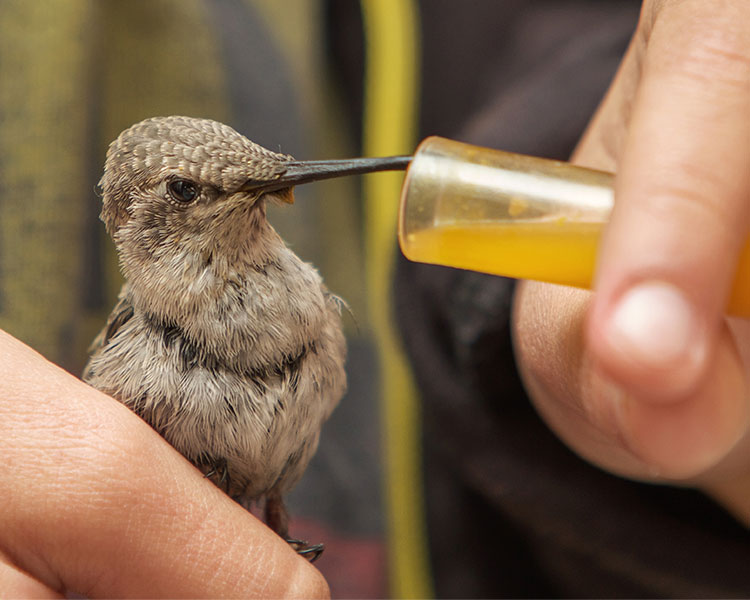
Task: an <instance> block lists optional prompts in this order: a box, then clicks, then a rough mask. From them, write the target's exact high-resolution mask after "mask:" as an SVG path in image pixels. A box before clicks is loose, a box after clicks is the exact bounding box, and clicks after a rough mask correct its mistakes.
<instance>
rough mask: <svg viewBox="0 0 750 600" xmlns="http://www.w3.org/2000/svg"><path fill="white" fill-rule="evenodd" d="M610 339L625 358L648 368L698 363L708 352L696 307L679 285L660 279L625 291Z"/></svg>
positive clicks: (613, 314) (616, 308)
mask: <svg viewBox="0 0 750 600" xmlns="http://www.w3.org/2000/svg"><path fill="white" fill-rule="evenodd" d="M607 341H608V343H609V345H610V347H611V348H612V349H613V350H615V351H616V352H617V353H618V354H620V355H621V357H622V358H625V359H627V360H629V361H630V362H633V363H636V364H638V365H640V366H643V367H646V368H649V369H665V368H669V367H673V366H675V365H677V364H680V363H684V362H685V361H689V363H694V364H697V363H698V362H699V361H700V360H701V357H702V355H703V353H704V351H705V333H704V330H703V328H702V327H701V325H700V321H699V319H698V317H697V315H696V312H695V310H694V308H693V306H692V305H691V303H690V302H689V301H688V300H687V298H686V297H685V296H684V294H683V293H682V292H681V291H680V290H679V289H678V288H677V287H675V286H674V285H672V284H669V283H664V282H661V281H647V282H643V283H640V284H638V285H636V286H635V287H633V288H631V289H630V290H628V291H627V292H625V293H624V294H623V296H622V297H621V298H620V301H619V303H618V304H617V305H616V307H615V309H614V311H613V312H612V316H611V318H610V322H609V328H608V331H607ZM686 366H687V367H689V366H690V365H688V364H682V367H686Z"/></svg>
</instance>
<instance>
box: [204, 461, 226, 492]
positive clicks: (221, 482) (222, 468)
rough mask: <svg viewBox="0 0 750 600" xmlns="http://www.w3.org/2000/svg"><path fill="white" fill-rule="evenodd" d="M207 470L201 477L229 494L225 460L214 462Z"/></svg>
mask: <svg viewBox="0 0 750 600" xmlns="http://www.w3.org/2000/svg"><path fill="white" fill-rule="evenodd" d="M207 468H208V470H207V471H204V473H203V477H205V478H206V479H210V480H211V481H213V482H214V484H215V485H216V486H217V487H218V488H220V489H222V490H224V491H225V492H227V493H229V483H230V482H229V469H228V468H227V461H226V459H223V458H221V459H218V460H215V461H214V462H212V463H211V464H210V465H208V466H207Z"/></svg>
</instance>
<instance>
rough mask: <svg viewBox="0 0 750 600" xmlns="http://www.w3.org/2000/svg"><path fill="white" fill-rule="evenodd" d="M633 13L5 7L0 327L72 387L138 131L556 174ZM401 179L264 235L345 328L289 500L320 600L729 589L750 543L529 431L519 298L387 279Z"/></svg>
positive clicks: (510, 5) (561, 7) (602, 9)
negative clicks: (516, 318) (323, 409)
mask: <svg viewBox="0 0 750 600" xmlns="http://www.w3.org/2000/svg"><path fill="white" fill-rule="evenodd" d="M639 7H640V3H639V2H637V1H635V0H534V1H531V0H472V1H471V2H454V1H451V0H422V1H418V0H361V1H360V2H357V1H355V0H35V1H27V0H0V328H2V329H4V330H6V331H8V332H9V333H11V334H12V335H14V336H16V337H18V338H20V339H21V340H23V341H24V342H26V343H27V344H29V345H31V346H32V347H33V348H35V349H36V350H38V351H39V352H41V353H42V354H43V355H44V356H46V357H47V358H48V359H50V360H52V361H54V362H56V363H57V364H60V365H62V366H63V367H64V368H66V369H68V370H69V371H71V372H72V373H74V374H80V371H81V368H82V367H83V365H84V363H85V361H86V356H87V355H86V348H87V346H88V344H89V343H90V341H91V340H92V339H93V337H94V335H95V334H96V333H97V332H98V330H99V329H100V328H101V326H102V324H103V323H104V319H105V318H106V316H107V314H108V313H109V311H110V309H111V308H112V306H113V305H114V301H115V298H116V295H117V292H118V290H119V287H120V285H121V282H122V280H121V277H120V275H119V271H118V268H117V261H116V257H115V255H114V248H113V246H112V244H111V241H110V240H109V239H108V238H107V236H106V233H105V232H104V228H103V226H102V224H101V223H100V222H99V220H98V214H99V209H100V200H99V198H98V196H97V194H96V183H97V181H98V179H99V177H100V175H101V170H102V165H103V161H104V155H105V152H106V148H107V145H108V143H109V142H110V141H111V140H113V139H114V138H115V137H116V136H117V135H118V133H119V132H120V131H121V130H123V129H124V128H126V127H128V126H129V125H131V124H133V123H135V122H137V121H139V120H141V119H143V118H145V117H149V116H156V115H170V114H184V115H190V116H196V117H207V118H213V119H217V120H220V121H223V122H225V123H227V124H229V125H231V126H233V127H234V128H235V129H237V130H238V131H240V132H241V133H243V134H244V135H246V136H247V137H249V138H250V139H252V140H254V141H256V142H258V143H260V144H262V145H264V146H266V147H268V148H270V149H272V150H275V151H280V152H284V153H288V154H292V155H293V156H295V157H296V158H299V159H320V158H338V157H348V156H355V155H386V154H401V153H410V152H412V151H413V150H414V148H415V146H416V144H417V142H418V140H419V139H421V138H422V137H425V136H426V135H433V134H437V135H443V136H445V137H450V138H453V139H460V140H463V141H467V142H471V143H475V144H481V145H485V146H490V147H496V148H503V149H505V150H510V151H516V152H524V153H528V154H536V155H540V156H548V157H553V158H560V159H565V158H567V157H568V156H569V155H570V152H571V151H572V149H573V148H574V146H575V143H576V141H577V139H578V137H579V136H580V134H581V132H582V131H583V129H584V128H585V126H586V123H587V121H588V119H589V118H590V116H591V114H592V113H593V112H594V110H595V109H596V106H597V104H598V102H599V100H600V98H601V96H602V94H603V93H604V91H605V90H606V87H607V85H608V83H609V81H610V79H611V77H612V76H613V74H614V72H615V70H616V68H617V64H618V62H619V60H620V57H621V56H622V54H623V52H624V51H625V49H626V47H627V43H628V40H629V38H630V35H631V34H632V31H633V29H634V27H635V24H636V22H637V17H638V11H639ZM401 177H402V176H401V175H399V174H378V175H372V176H368V177H366V178H363V179H361V180H358V179H349V180H338V181H329V182H322V183H319V184H315V185H311V186H303V187H300V188H298V189H297V190H296V192H295V194H296V198H297V202H296V203H295V204H294V206H293V207H286V206H285V207H283V208H281V207H275V208H274V209H273V210H272V212H271V214H270V219H271V221H272V223H273V224H274V226H275V227H276V228H277V229H278V230H279V231H280V233H281V234H282V236H283V237H284V238H285V239H286V241H287V242H288V243H289V245H290V246H291V247H292V248H293V249H294V250H295V251H296V252H297V253H298V254H299V255H300V256H301V257H302V258H304V259H305V260H308V261H310V262H313V263H314V264H315V265H316V266H318V268H319V270H320V271H321V273H322V275H323V277H324V279H325V280H326V283H327V284H328V286H329V288H330V289H331V290H332V291H333V292H334V293H336V294H338V295H340V296H341V297H343V298H345V299H346V301H347V302H348V304H349V307H350V311H348V312H347V313H346V314H345V315H344V321H345V324H346V332H347V335H348V341H349V362H348V372H349V391H348V393H347V396H346V397H345V398H344V400H343V401H342V403H341V405H340V407H339V408H338V409H337V411H336V412H335V413H334V415H333V417H332V418H331V420H330V422H329V423H328V424H327V426H326V427H325V428H324V431H323V436H322V441H321V446H320V450H319V452H318V454H317V456H316V458H315V459H314V462H313V463H312V464H311V466H310V468H309V470H308V471H307V473H306V475H305V477H304V478H303V480H302V482H301V483H300V485H299V486H298V487H297V488H296V489H295V491H294V492H293V494H292V498H291V499H290V508H291V511H292V514H293V522H292V528H291V532H292V534H293V535H294V536H296V537H300V538H303V539H308V540H310V541H311V542H319V541H322V542H325V544H326V546H327V549H326V552H325V553H324V555H323V556H322V558H321V559H320V561H319V562H318V563H317V566H319V568H320V569H321V571H322V572H323V573H324V574H325V575H326V577H327V578H328V580H329V582H330V584H331V589H332V593H333V595H334V597H388V596H392V597H428V596H433V595H437V596H440V597H500V596H503V597H508V596H511V597H512V596H517V597H520V596H526V597H542V596H577V597H589V596H597V595H604V596H612V595H616V596H631V597H637V596H665V595H675V596H693V595H696V594H697V595H700V594H701V592H702V593H705V594H706V595H708V596H717V597H718V596H732V595H736V594H737V593H738V591H741V590H742V589H743V588H742V582H743V581H744V579H743V578H745V576H744V574H743V573H745V571H746V564H747V563H746V558H747V547H746V546H747V545H746V544H745V545H744V546H742V547H743V551H742V552H739V551H738V547H737V545H736V543H735V542H736V537H737V536H740V537H741V534H738V533H737V531H736V524H735V523H734V522H732V521H731V519H729V518H728V517H727V516H726V515H724V514H723V513H722V512H721V511H720V510H719V509H718V508H717V507H715V506H713V505H712V504H711V503H710V501H708V500H707V499H706V498H704V497H702V496H701V495H700V494H698V493H697V492H692V491H690V490H677V489H668V488H654V487H652V486H645V485H643V484H638V483H633V482H625V481H622V480H620V479H618V478H615V477H611V476H609V475H606V474H604V473H601V472H599V471H597V470H596V469H593V468H592V467H590V466H588V465H587V464H585V463H583V462H582V461H580V460H579V459H578V458H577V457H576V456H574V455H573V454H572V453H571V452H570V451H569V450H567V449H566V448H565V447H564V446H563V445H562V444H560V443H559V442H558V441H557V440H556V439H555V438H554V437H553V436H552V435H551V434H550V433H549V432H548V431H547V429H546V427H545V426H544V425H543V424H542V423H541V421H539V419H538V417H536V415H535V414H534V412H533V410H532V409H531V408H530V406H529V403H528V400H527V398H526V395H525V393H524V391H523V389H522V386H521V384H520V380H519V378H518V375H517V373H516V371H515V364H514V360H513V353H512V345H511V339H510V332H509V327H508V323H509V312H510V306H511V300H512V293H513V283H512V282H511V281H509V280H505V279H502V278H495V277H489V276H484V275H478V274H474V273H467V272H461V271H455V270H451V269H444V268H438V267H429V266H424V265H414V264H407V263H406V261H405V260H403V259H402V258H400V257H399V255H398V253H397V251H396V228H395V219H396V212H397V208H398V192H399V185H400V181H401V179H400V178H401ZM407 356H408V358H407ZM417 390H418V391H417ZM685 523H689V524H690V525H689V526H688V527H687V528H686V527H685V526H684V524H685ZM718 539H731V540H733V541H732V542H731V543H730V544H729V545H728V546H727V545H726V544H723V545H722V543H719V542H717V540H718ZM717 544H718V545H717ZM733 544H734V545H733ZM743 552H744V553H743ZM743 557H744V558H743ZM700 567H703V568H700ZM720 582H721V583H720Z"/></svg>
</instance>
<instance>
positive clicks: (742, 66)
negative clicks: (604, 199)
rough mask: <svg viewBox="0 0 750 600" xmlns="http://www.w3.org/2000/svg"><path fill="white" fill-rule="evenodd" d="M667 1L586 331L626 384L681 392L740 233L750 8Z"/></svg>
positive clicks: (748, 134)
mask: <svg viewBox="0 0 750 600" xmlns="http://www.w3.org/2000/svg"><path fill="white" fill-rule="evenodd" d="M662 5H663V9H662V10H661V11H659V12H658V15H656V17H655V18H654V20H653V22H652V23H648V24H647V27H648V29H649V31H648V40H647V47H646V50H645V56H644V57H643V66H642V71H641V80H640V83H639V88H638V93H637V95H636V98H635V102H634V105H633V108H632V118H631V122H630V127H629V131H628V136H627V140H626V141H625V144H624V148H623V153H622V156H621V160H620V166H619V171H618V175H617V180H616V194H615V196H616V199H617V202H616V205H615V209H614V212H613V214H612V218H611V222H610V225H609V227H608V230H607V232H606V235H605V237H604V240H603V242H602V246H601V248H600V253H599V266H598V275H597V282H596V289H597V292H598V293H597V295H596V297H595V300H594V306H593V309H592V313H591V317H590V320H589V328H588V330H589V339H590V341H591V344H592V348H593V350H594V352H595V354H596V355H597V358H598V359H599V361H600V362H601V366H602V367H603V368H604V369H605V370H606V371H607V372H608V373H609V374H610V375H611V376H612V377H613V378H614V379H615V380H617V381H619V382H620V383H622V384H623V386H624V387H626V388H629V389H631V390H634V391H636V392H638V393H641V394H648V395H651V396H654V397H682V396H684V395H685V394H687V393H689V392H690V391H691V390H692V389H694V388H695V386H697V385H698V382H699V380H700V379H701V377H702V376H703V375H704V374H705V373H706V370H707V369H708V367H709V362H710V360H711V357H712V353H713V348H714V346H715V344H716V338H717V335H718V330H719V323H720V319H721V317H722V314H723V310H724V307H725V303H726V301H727V296H728V292H729V290H730V287H731V283H732V280H733V278H734V274H735V269H736V267H737V259H738V256H739V253H740V249H741V247H742V245H743V244H744V242H745V240H746V238H747V234H748V218H749V217H750V203H749V202H748V194H750V168H749V167H750V118H748V115H750V27H748V25H747V24H748V23H750V4H748V3H747V2H742V1H739V2H738V1H735V2H732V1H724V2H711V3H707V2H700V1H695V0H689V1H688V0H685V1H682V2H664V3H662ZM647 16H648V15H647Z"/></svg>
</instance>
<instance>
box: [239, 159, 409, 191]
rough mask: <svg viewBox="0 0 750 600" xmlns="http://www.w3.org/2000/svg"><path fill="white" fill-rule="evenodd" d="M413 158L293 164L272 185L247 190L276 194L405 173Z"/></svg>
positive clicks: (261, 183) (250, 185)
mask: <svg viewBox="0 0 750 600" xmlns="http://www.w3.org/2000/svg"><path fill="white" fill-rule="evenodd" d="M411 159H412V157H411V156H386V157H380V158H344V159H333V160H293V161H290V162H288V163H286V165H287V170H286V171H285V172H284V173H283V174H282V175H281V177H278V178H277V179H273V180H271V181H269V180H265V181H261V180H250V181H248V182H247V183H246V184H245V185H243V186H242V187H243V189H245V190H247V191H252V190H262V191H264V192H273V191H276V190H281V189H284V188H290V187H293V186H295V185H300V184H302V183H310V182H312V181H320V180H322V179H333V178H334V177H344V176H346V175H363V174H365V173H375V172H376V171H403V170H404V169H406V167H408V166H409V163H410V162H411Z"/></svg>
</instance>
